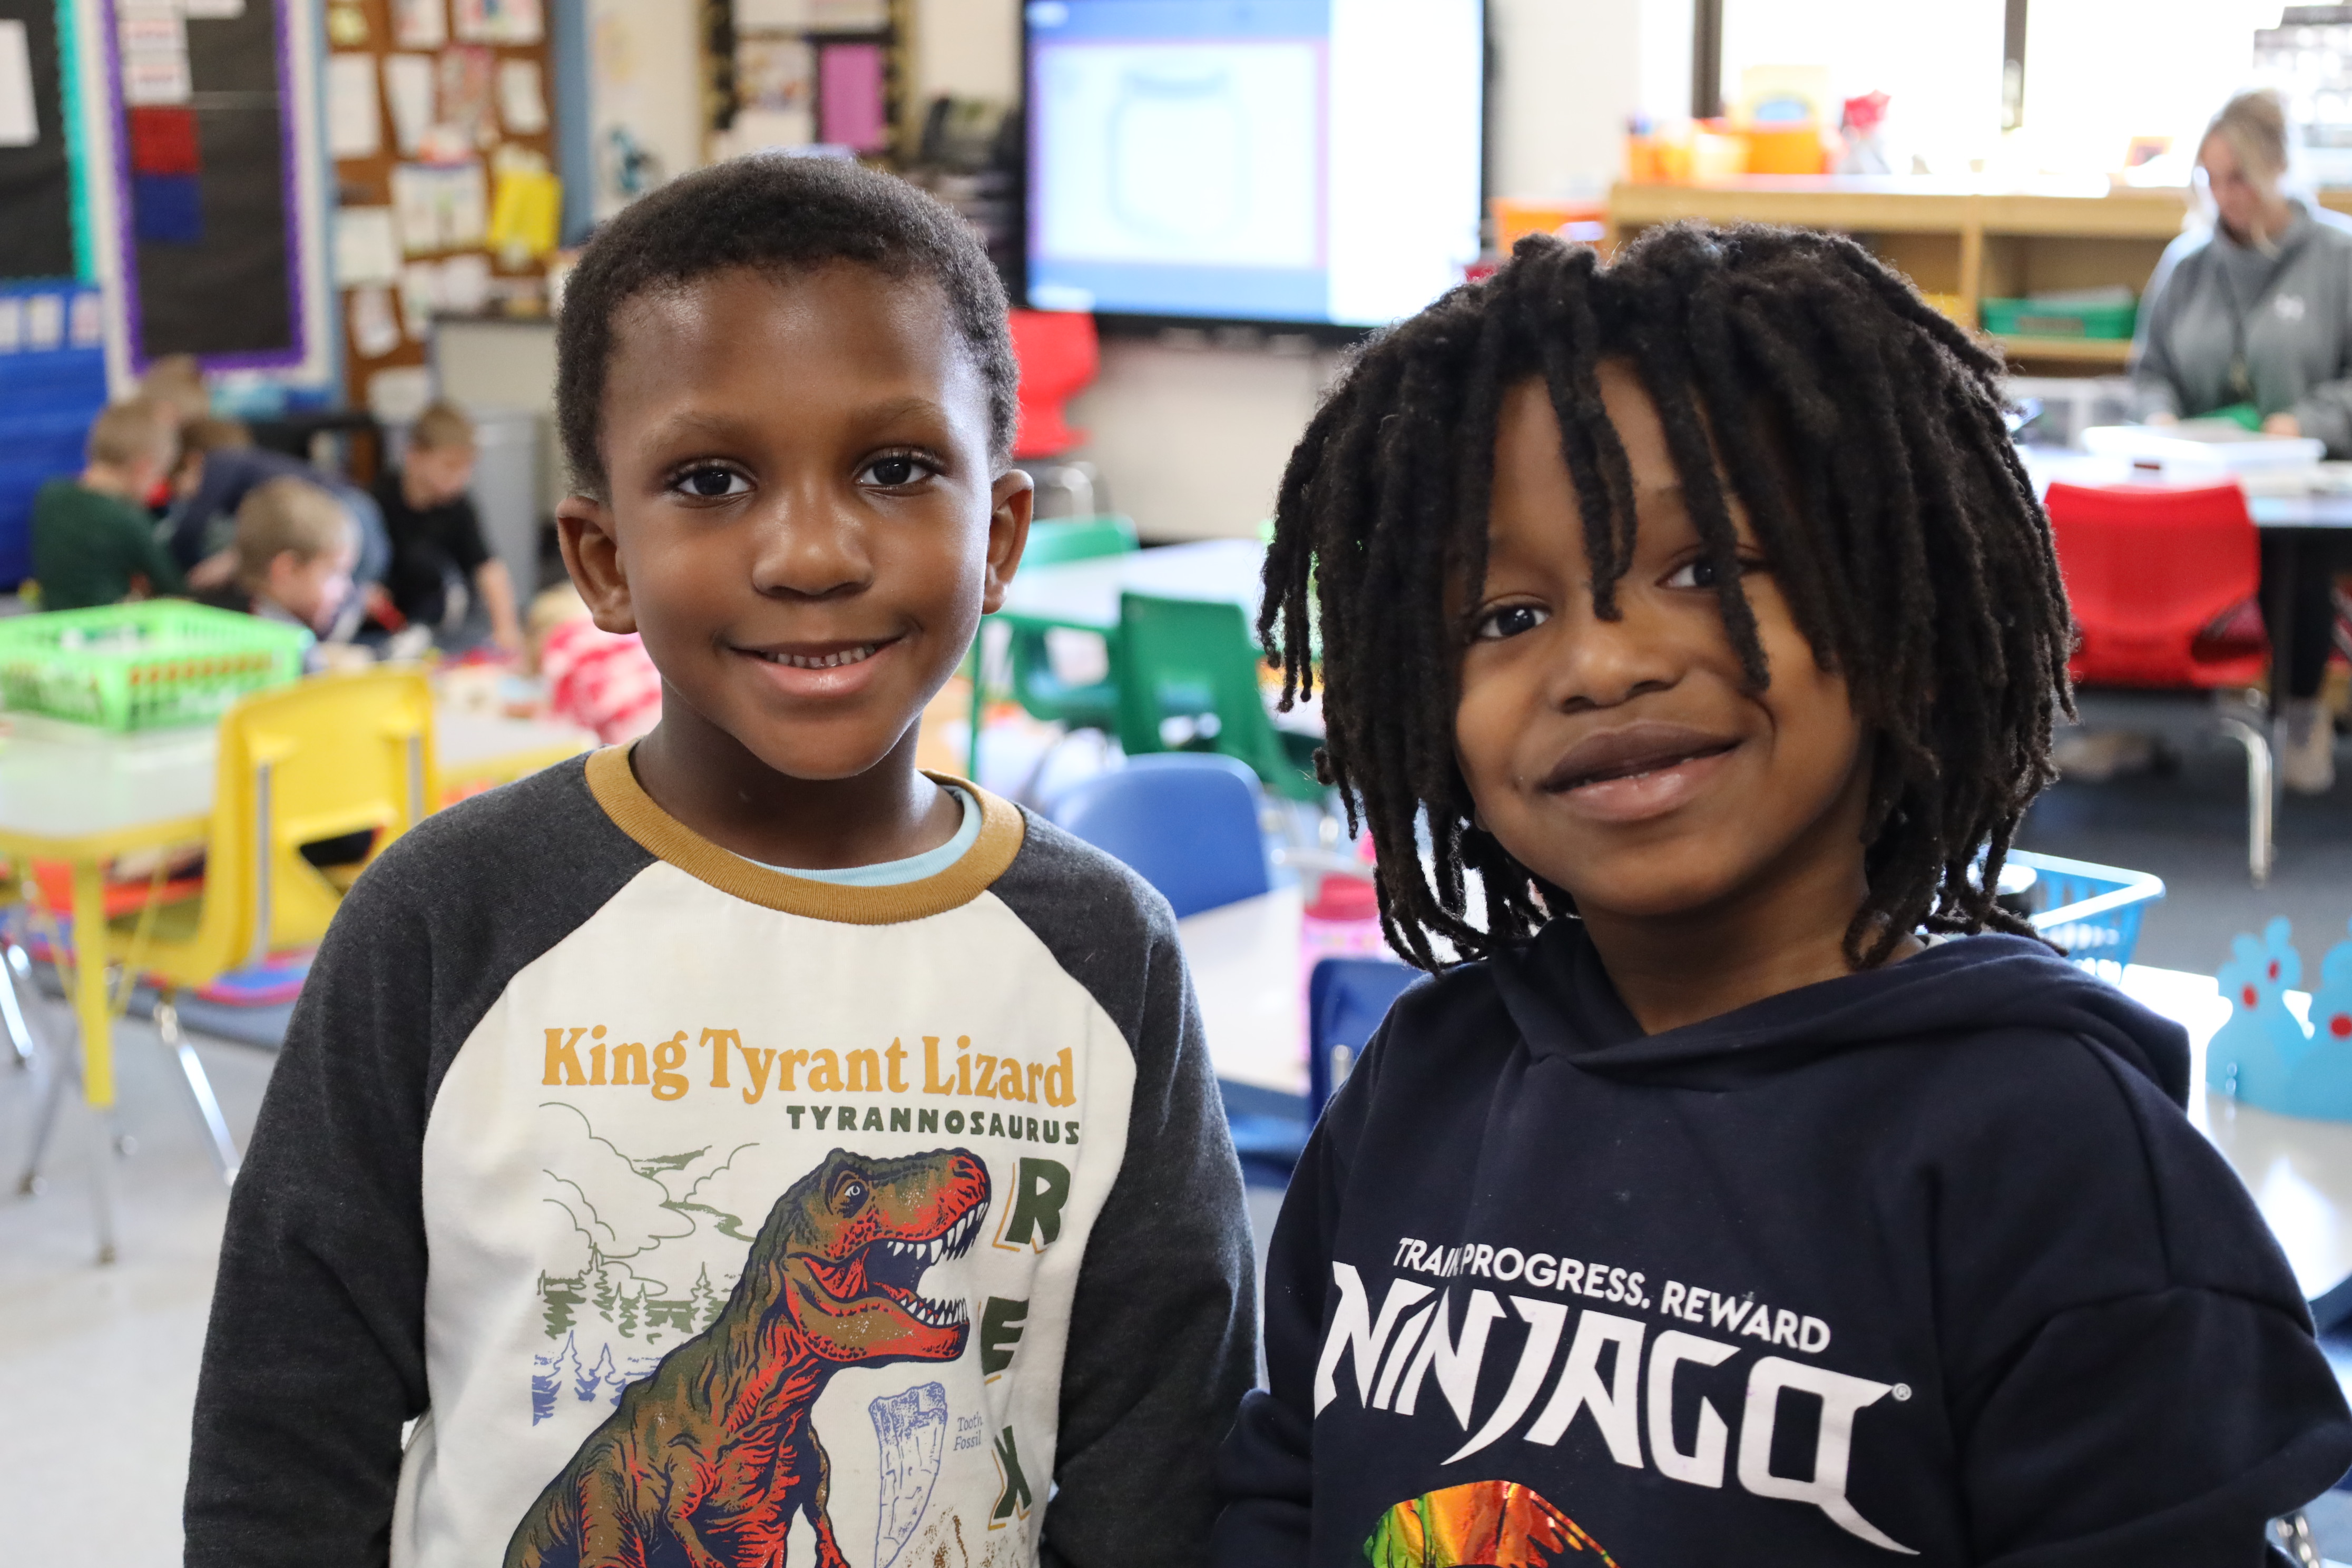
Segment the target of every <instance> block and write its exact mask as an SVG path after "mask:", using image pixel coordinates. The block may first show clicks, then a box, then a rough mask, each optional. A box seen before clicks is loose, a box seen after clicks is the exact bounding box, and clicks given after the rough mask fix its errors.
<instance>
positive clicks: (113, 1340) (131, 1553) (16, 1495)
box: [0, 1022, 270, 1568]
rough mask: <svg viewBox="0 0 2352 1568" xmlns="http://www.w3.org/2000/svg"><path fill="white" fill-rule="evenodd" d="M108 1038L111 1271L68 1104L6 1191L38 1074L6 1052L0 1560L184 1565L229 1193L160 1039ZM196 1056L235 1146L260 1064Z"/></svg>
mask: <svg viewBox="0 0 2352 1568" xmlns="http://www.w3.org/2000/svg"><path fill="white" fill-rule="evenodd" d="M52 1027H53V1028H54V1026H52ZM58 1037H62V1036H61V1035H59V1036H58ZM118 1044H119V1047H120V1049H121V1058H122V1060H121V1128H122V1129H123V1131H126V1132H128V1133H129V1134H130V1135H131V1137H132V1138H133V1139H134V1140H135V1141H136V1150H135V1152H133V1154H132V1155H131V1157H130V1158H128V1159H123V1160H118V1161H117V1162H116V1163H115V1167H114V1178H115V1192H116V1195H117V1225H118V1228H119V1234H120V1241H121V1261H120V1262H119V1263H117V1264H115V1265H114V1266H113V1267H111V1268H99V1267H97V1266H96V1265H95V1263H94V1261H93V1257H94V1245H95V1244H94V1241H93V1232H92V1228H91V1216H90V1204H89V1168H90V1161H89V1146H90V1143H91V1142H92V1138H91V1135H90V1122H89V1120H88V1113H87V1112H86V1111H83V1110H80V1109H79V1107H78V1106H74V1107H69V1108H68V1111H67V1114H66V1117H65V1119H64V1121H63V1122H62V1123H61V1125H60V1127H59V1133H60V1136H59V1138H58V1140H57V1145H58V1146H57V1149H56V1152H55V1155H54V1157H53V1159H52V1160H51V1162H50V1164H49V1167H48V1177H49V1179H48V1184H47V1190H46V1191H45V1192H44V1193H43V1194H41V1195H39V1196H38V1197H33V1198H26V1197H20V1196H17V1195H16V1176H17V1173H19V1171H20V1170H21V1169H22V1161H23V1158H24V1152H25V1148H26V1142H27V1139H28V1135H29V1131H30V1129H31V1126H32V1122H33V1116H34V1111H35V1109H36V1107H37V1102H38V1099H39V1096H38V1092H37V1089H38V1084H37V1074H36V1073H32V1072H26V1071H20V1070H18V1069H17V1068H16V1067H14V1066H13V1065H9V1064H10V1058H9V1057H8V1056H7V1054H6V1053H5V1050H0V1183H5V1186H0V1410H5V1411H6V1412H8V1413H9V1419H7V1420H6V1421H5V1422H0V1520H5V1521H6V1527H5V1530H6V1538H7V1546H6V1548H5V1553H0V1554H5V1556H6V1558H7V1559H8V1560H10V1561H12V1562H17V1563H68V1562H102V1563H113V1564H121V1568H167V1565H168V1564H172V1563H178V1562H179V1560H180V1493H181V1490H182V1488H183V1486H184V1482H185V1480H186V1476H187V1464H188V1418H189V1412H190V1410H191V1409H192V1408H193V1406H194V1400H195V1392H196V1360H197V1355H198V1352H199V1351H200V1349H201V1348H202V1346H203V1343H204V1334H205V1313H206V1311H207V1310H208V1309H209V1307H210V1305H211V1300H212V1279H213V1263H214V1256H215V1251H216V1250H217V1248H218V1246H219V1242H220V1227H221V1222H222V1219H223V1216H224V1215H226V1211H227V1193H226V1189H225V1188H224V1187H223V1186H222V1185H221V1182H220V1178H219V1177H218V1176H217V1175H215V1173H214V1170H213V1165H212V1162H211V1160H210V1159H209V1157H208V1156H207V1155H206V1154H205V1145H204V1144H203V1143H202V1142H200V1141H199V1135H198V1132H197V1129H196V1121H195V1117H194V1112H193V1110H190V1108H189V1107H188V1105H187V1103H186V1101H185V1098H184V1089H182V1088H181V1080H180V1079H179V1076H178V1071H177V1069H176V1068H173V1067H172V1066H170V1065H168V1058H165V1057H164V1055H163V1050H162V1047H160V1046H159V1045H158V1044H157V1043H156V1039H155V1035H154V1031H153V1030H152V1028H150V1027H149V1026H146V1025H144V1024H142V1023H136V1022H131V1023H125V1024H123V1025H122V1026H120V1028H119V1030H118ZM198 1054H199V1055H200V1056H202V1057H203V1058H204V1060H205V1066H206V1068H208V1069H209V1070H210V1072H211V1074H212V1078H213V1082H214V1085H215V1088H216V1089H217V1090H218V1092H219V1094H220V1097H221V1100H222V1102H223V1107H224V1110H226V1114H227V1116H228V1120H229V1123H230V1125H231V1127H232V1128H233V1129H234V1130H235V1131H236V1134H237V1137H238V1138H239V1140H240V1142H241V1141H242V1140H243V1138H244V1136H245V1134H246V1132H247V1131H248V1130H249V1129H250V1128H251V1126H252V1123H253V1116H254V1112H255V1110H257V1107H258V1106H259V1104H260V1100H261V1089H262V1086H263V1084H264V1083H265V1082H266V1081H267V1080H268V1071H269V1060H270V1058H268V1057H266V1056H264V1055H261V1054H259V1053H257V1052H255V1051H251V1050H247V1049H246V1048H244V1047H237V1046H229V1045H209V1044H207V1045H201V1046H199V1047H198Z"/></svg>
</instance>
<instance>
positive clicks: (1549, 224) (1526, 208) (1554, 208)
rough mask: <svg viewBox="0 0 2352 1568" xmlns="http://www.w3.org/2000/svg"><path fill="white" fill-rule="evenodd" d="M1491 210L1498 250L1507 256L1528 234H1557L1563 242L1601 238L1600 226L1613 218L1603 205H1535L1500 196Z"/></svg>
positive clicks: (1551, 203) (1552, 203)
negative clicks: (1610, 217)
mask: <svg viewBox="0 0 2352 1568" xmlns="http://www.w3.org/2000/svg"><path fill="white" fill-rule="evenodd" d="M1488 209H1489V210H1490V211H1491V212H1492V213H1493V214H1494V217H1495V248H1496V250H1498V251H1500V252H1502V253H1503V254H1504V255H1506V256H1507V255H1509V254H1510V252H1511V247H1513V246H1514V245H1517V243H1518V242H1519V239H1520V237H1522V236H1525V235H1530V234H1557V235H1559V236H1560V237H1562V238H1563V239H1573V240H1581V241H1586V242H1590V241H1591V240H1594V239H1598V238H1599V237H1600V225H1601V224H1602V223H1604V222H1605V221H1607V219H1608V216H1609V209H1608V207H1607V205H1605V204H1603V203H1601V202H1531V201H1518V200H1515V199H1513V198H1512V197H1509V196H1496V198H1495V199H1494V200H1493V201H1492V202H1491V203H1489V204H1488Z"/></svg>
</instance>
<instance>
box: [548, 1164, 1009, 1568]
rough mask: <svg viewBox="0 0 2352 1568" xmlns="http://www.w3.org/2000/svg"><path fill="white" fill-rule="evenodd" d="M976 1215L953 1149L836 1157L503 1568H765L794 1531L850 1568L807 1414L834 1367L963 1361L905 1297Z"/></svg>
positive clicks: (635, 1393)
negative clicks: (713, 1316)
mask: <svg viewBox="0 0 2352 1568" xmlns="http://www.w3.org/2000/svg"><path fill="white" fill-rule="evenodd" d="M988 1200H989V1181H988V1169H987V1167H986V1166H985V1165H984V1164H982V1163H981V1161H980V1159H979V1158H978V1157H977V1156H976V1155H974V1154H972V1153H971V1152H969V1151H967V1150H962V1149H946V1150H937V1151H934V1152H929V1153H926V1154H914V1155H909V1156H908V1157H907V1158H905V1159H898V1160H877V1159H871V1158H868V1157H866V1156H865V1155H862V1154H853V1153H849V1152H845V1151H844V1150H840V1149H836V1150H835V1151H833V1152H832V1153H831V1154H829V1155H827V1156H826V1158H825V1161H824V1163H823V1164H821V1165H819V1166H818V1167H817V1168H816V1169H815V1170H814V1171H812V1172H810V1173H808V1174H807V1175H805V1176H803V1177H802V1178H801V1180H800V1181H799V1182H797V1183H795V1184H793V1187H792V1188H791V1190H790V1191H788V1192H786V1193H785V1194H783V1196H782V1197H780V1198H778V1199H777V1200H776V1203H775V1205H774V1207H773V1208H772V1209H771V1210H770V1211H769V1213H768V1217H767V1220H766V1222H765V1223H764V1224H762V1225H761V1227H760V1234H759V1237H758V1238H757V1239H756V1240H754V1241H753V1242H752V1244H751V1254H750V1256H749V1257H748V1258H746V1259H745V1260H744V1266H743V1274H742V1278H741V1279H739V1280H738V1281H737V1282H736V1285H735V1289H734V1292H733V1294H732V1295H731V1296H730V1298H729V1299H728V1302H727V1305H726V1307H725V1309H724V1310H721V1311H720V1312H719V1317H718V1320H717V1321H715V1322H713V1323H712V1324H711V1325H710V1327H709V1328H708V1329H706V1330H704V1331H702V1332H701V1333H699V1334H697V1335H696V1336H695V1337H694V1338H692V1339H690V1340H688V1341H687V1342H685V1343H684V1344H682V1345H680V1346H678V1347H677V1349H676V1350H674V1351H672V1352H669V1353H668V1354H667V1355H666V1356H664V1357H663V1358H662V1360H661V1364H660V1365H658V1366H657V1367H656V1368H655V1369H654V1371H653V1373H652V1375H650V1376H648V1377H646V1378H645V1379H643V1380H642V1381H640V1382H637V1383H634V1384H630V1385H629V1386H628V1388H627V1389H626V1390H625V1392H624V1393H623V1394H622V1395H621V1400H620V1405H619V1407H618V1408H617V1409H615V1410H614V1413H613V1414H612V1415H611V1416H609V1417H607V1418H606V1420H605V1421H604V1425H603V1426H599V1427H597V1429H596V1430H595V1431H594V1432H593V1433H591V1434H590V1435H589V1436H588V1438H587V1440H586V1441H585V1442H583V1443H582V1444H581V1446H580V1448H579V1450H578V1452H576V1453H575V1454H573V1455H572V1459H571V1461H570V1462H569V1463H567V1464H566V1465H565V1466H564V1467H563V1468H562V1471H561V1472H559V1473H558V1474H557V1475H556V1477H555V1479H552V1480H551V1481H550V1482H548V1484H547V1488H546V1489H545V1490H543V1491H542V1492H541V1493H540V1495H539V1498H538V1500H536V1501H535V1502H533V1503H532V1504H531V1506H530V1510H528V1511H527V1512H525V1514H524V1515H523V1518H522V1521H521V1522H520V1524H519V1525H518V1526H517V1527H516V1530H515V1533H514V1536H513V1539H512V1540H511V1541H509V1542H508V1544H507V1553H506V1564H507V1568H619V1565H623V1564H625V1565H627V1568H650V1565H653V1564H669V1563H685V1564H691V1565H692V1568H738V1565H741V1568H750V1565H752V1564H759V1565H761V1568H766V1565H768V1564H772V1563H782V1562H783V1561H784V1544H785V1538H786V1536H787V1534H788V1532H789V1531H790V1528H791V1524H792V1521H793V1516H794V1515H795V1514H800V1515H803V1516H805V1517H806V1518H807V1520H808V1522H809V1527H810V1528H811V1529H812V1530H813V1531H814V1532H815V1536H816V1559H817V1563H818V1564H819V1568H847V1560H846V1559H845V1557H844V1556H843V1554H842V1551H841V1547H840V1544H839V1542H837V1541H836V1540H835V1536H834V1531H833V1522H832V1520H831V1519H830V1517H829V1516H828V1515H827V1512H826V1507H825V1504H826V1496H827V1492H828V1490H829V1488H830V1483H831V1465H830V1461H829V1460H828V1459H827V1458H826V1457H825V1452H824V1446H823V1445H822V1444H821V1443H819V1442H818V1440H817V1435H816V1430H815V1427H814V1425H813V1424H812V1422H811V1413H812V1412H813V1411H814V1408H815V1405H816V1400H817V1396H818V1395H819V1394H822V1393H823V1392H824V1386H825V1384H826V1383H827V1382H829V1381H830V1380H831V1378H832V1376H833V1374H834V1373H835V1372H837V1371H839V1370H840V1369H841V1368H843V1367H845V1366H884V1365H887V1364H889V1363H893V1362H903V1361H953V1360H954V1359H955V1358H956V1357H957V1356H959V1355H961V1354H962V1353H963V1349H964V1343H965V1341H966V1340H967V1339H968V1338H969V1337H970V1334H971V1322H970V1314H969V1313H968V1312H967V1311H966V1310H965V1307H964V1303H962V1302H961V1301H937V1300H930V1299H929V1298H927V1297H925V1296H923V1295H922V1294H920V1293H919V1291H918V1290H917V1289H916V1286H917V1285H918V1284H919V1281H920V1280H921V1279H922V1276H923V1272H924V1270H926V1269H928V1268H930V1266H931V1265H932V1264H934V1263H938V1262H940V1261H943V1260H945V1259H949V1258H960V1257H961V1256H962V1255H963V1254H964V1252H965V1250H966V1249H967V1248H969V1247H971V1241H972V1238H973V1237H974V1236H976V1235H977V1234H978V1233H979V1229H980V1221H981V1218H982V1215H985V1214H986V1212H987V1209H988Z"/></svg>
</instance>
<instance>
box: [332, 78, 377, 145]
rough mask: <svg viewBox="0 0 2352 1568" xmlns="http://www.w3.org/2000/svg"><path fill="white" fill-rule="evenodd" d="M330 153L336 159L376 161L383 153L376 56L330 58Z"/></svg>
mask: <svg viewBox="0 0 2352 1568" xmlns="http://www.w3.org/2000/svg"><path fill="white" fill-rule="evenodd" d="M327 151H328V153H330V154H331V155H332V156H334V157H337V158H373V157H374V156H375V155H376V154H377V153H381V152H382V151H383V107H382V100H380V99H379V98H378V97H377V96H376V88H375V57H374V56H373V55H361V54H336V55H329V56H328V57H327Z"/></svg>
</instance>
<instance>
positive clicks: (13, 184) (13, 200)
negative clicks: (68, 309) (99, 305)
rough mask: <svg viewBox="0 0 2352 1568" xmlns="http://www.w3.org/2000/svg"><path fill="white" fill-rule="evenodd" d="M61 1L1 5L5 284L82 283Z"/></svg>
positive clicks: (0, 239)
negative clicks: (24, 280)
mask: <svg viewBox="0 0 2352 1568" xmlns="http://www.w3.org/2000/svg"><path fill="white" fill-rule="evenodd" d="M71 48H72V33H71V30H70V26H69V25H67V24H66V19H65V18H64V17H63V16H60V14H59V11H58V0H0V213H5V214H6V215H7V221H6V222H5V223H0V278H72V277H78V276H81V275H83V268H82V258H81V257H80V255H79V248H78V246H77V243H76V238H77V237H76V234H75V217H74V207H75V201H74V163H73V157H72V153H71V151H70V149H69V147H68V142H67V138H68V134H70V132H68V126H69V125H71V123H72V115H71V113H70V112H69V109H68V102H67V81H68V68H69V61H70V58H71Z"/></svg>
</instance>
